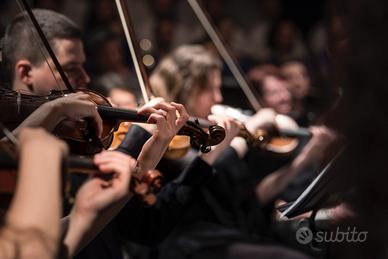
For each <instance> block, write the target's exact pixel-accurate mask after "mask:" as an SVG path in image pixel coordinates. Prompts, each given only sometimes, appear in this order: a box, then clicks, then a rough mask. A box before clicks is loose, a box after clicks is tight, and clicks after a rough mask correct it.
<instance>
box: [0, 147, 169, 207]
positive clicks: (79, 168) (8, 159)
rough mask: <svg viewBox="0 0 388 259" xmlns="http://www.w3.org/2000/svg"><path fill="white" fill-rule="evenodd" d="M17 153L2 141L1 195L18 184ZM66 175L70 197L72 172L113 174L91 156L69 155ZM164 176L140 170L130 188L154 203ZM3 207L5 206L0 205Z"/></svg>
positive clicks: (12, 190)
mask: <svg viewBox="0 0 388 259" xmlns="http://www.w3.org/2000/svg"><path fill="white" fill-rule="evenodd" d="M17 168H18V162H17V154H16V150H15V147H14V145H13V144H11V143H10V142H6V141H2V142H0V197H2V196H3V195H12V194H13V193H14V192H15V190H16V184H17V177H18V174H17ZM62 168H63V173H62V175H63V176H64V179H65V181H64V188H63V189H64V196H65V197H69V196H70V194H69V193H68V192H69V190H70V180H69V176H70V174H85V175H92V176H94V177H100V178H103V179H105V180H110V179H111V178H112V176H113V175H112V174H106V173H101V172H100V171H99V170H98V168H97V167H96V165H95V164H94V163H93V160H92V159H91V158H85V157H80V156H69V157H67V158H64V159H63V161H62ZM162 181H163V177H162V174H161V173H160V172H159V171H157V170H150V171H148V172H147V173H145V174H142V175H140V174H139V172H138V171H136V170H135V172H133V173H132V176H131V184H130V190H131V192H132V193H133V194H135V195H137V196H139V197H140V198H141V199H142V200H143V201H144V202H145V203H147V204H148V205H152V204H154V203H155V202H156V194H157V193H158V192H159V191H160V189H161V186H162ZM0 207H3V206H0Z"/></svg>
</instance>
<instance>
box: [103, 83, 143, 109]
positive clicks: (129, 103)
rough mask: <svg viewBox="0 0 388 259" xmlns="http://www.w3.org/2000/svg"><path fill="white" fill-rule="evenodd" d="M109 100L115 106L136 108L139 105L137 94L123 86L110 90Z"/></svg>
mask: <svg viewBox="0 0 388 259" xmlns="http://www.w3.org/2000/svg"><path fill="white" fill-rule="evenodd" d="M109 100H110V101H111V102H112V104H113V105H114V106H115V107H119V108H124V109H134V108H136V107H137V101H136V96H135V95H134V94H133V93H131V92H129V91H126V90H125V89H122V88H115V89H112V90H111V91H110V92H109Z"/></svg>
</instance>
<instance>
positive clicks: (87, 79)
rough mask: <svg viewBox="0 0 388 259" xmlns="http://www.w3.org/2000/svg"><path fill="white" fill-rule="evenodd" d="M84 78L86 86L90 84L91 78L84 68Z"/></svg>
mask: <svg viewBox="0 0 388 259" xmlns="http://www.w3.org/2000/svg"><path fill="white" fill-rule="evenodd" d="M82 78H83V82H85V84H89V83H90V76H89V75H88V73H87V72H86V71H85V69H84V68H82Z"/></svg>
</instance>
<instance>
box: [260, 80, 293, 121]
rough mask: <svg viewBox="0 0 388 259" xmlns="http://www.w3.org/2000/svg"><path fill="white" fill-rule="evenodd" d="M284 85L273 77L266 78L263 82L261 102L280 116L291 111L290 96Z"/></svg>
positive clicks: (284, 83)
mask: <svg viewBox="0 0 388 259" xmlns="http://www.w3.org/2000/svg"><path fill="white" fill-rule="evenodd" d="M286 84H287V82H286V81H284V80H280V79H278V78H276V77H273V76H267V77H266V78H265V79H264V81H263V89H262V90H263V101H264V102H265V104H266V105H267V106H268V107H270V108H272V109H274V110H275V111H276V112H277V113H280V114H288V113H290V112H291V110H292V99H291V94H290V92H289V91H288V90H287V85H286Z"/></svg>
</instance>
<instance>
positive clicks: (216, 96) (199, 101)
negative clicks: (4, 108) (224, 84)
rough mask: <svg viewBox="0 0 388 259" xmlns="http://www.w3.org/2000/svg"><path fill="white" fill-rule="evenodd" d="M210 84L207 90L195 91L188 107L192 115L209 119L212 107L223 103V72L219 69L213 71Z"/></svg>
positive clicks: (210, 73)
mask: <svg viewBox="0 0 388 259" xmlns="http://www.w3.org/2000/svg"><path fill="white" fill-rule="evenodd" d="M208 82H209V84H208V86H207V87H206V88H205V89H198V88H197V89H198V90H197V89H194V92H193V94H192V95H191V97H190V99H189V100H187V102H186V106H187V109H188V112H189V113H190V115H192V116H195V117H199V118H207V116H209V115H210V113H211V107H212V106H213V105H214V104H217V103H221V102H222V100H223V98H222V93H221V72H220V70H219V69H213V70H211V71H210V72H209V80H208Z"/></svg>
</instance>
